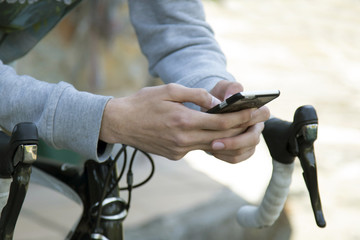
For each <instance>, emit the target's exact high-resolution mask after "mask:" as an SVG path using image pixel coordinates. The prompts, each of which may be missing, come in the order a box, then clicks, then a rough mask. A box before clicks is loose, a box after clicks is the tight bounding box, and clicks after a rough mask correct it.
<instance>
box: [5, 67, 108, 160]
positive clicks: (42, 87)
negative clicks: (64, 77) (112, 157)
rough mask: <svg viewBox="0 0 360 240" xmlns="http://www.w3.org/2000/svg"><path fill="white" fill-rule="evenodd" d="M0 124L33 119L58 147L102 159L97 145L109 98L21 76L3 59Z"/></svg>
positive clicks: (8, 127) (8, 126)
mask: <svg viewBox="0 0 360 240" xmlns="http://www.w3.org/2000/svg"><path fill="white" fill-rule="evenodd" d="M0 98H1V101H0V125H1V126H2V127H3V128H5V129H6V130H8V131H10V130H11V129H12V128H13V126H14V125H15V124H16V123H19V122H24V121H30V122H34V123H35V124H36V125H37V127H38V130H39V136H40V138H42V139H43V140H44V141H45V142H46V143H47V144H49V145H50V146H53V147H55V148H66V149H71V150H74V151H76V152H78V153H80V154H82V155H84V156H85V157H88V158H93V159H99V157H100V158H101V157H106V156H105V155H103V156H98V154H97V144H98V137H99V130H100V125H101V119H102V113H103V110H104V107H105V104H106V102H107V101H108V99H109V98H108V97H102V96H97V95H93V94H89V93H85V92H79V91H77V90H75V89H74V88H73V87H72V86H71V85H70V84H67V83H64V82H61V83H58V84H50V83H46V82H41V81H38V80H36V79H34V78H31V77H29V76H19V75H17V74H16V73H15V71H14V70H13V69H12V68H10V67H8V66H5V65H3V64H2V63H1V62H0Z"/></svg>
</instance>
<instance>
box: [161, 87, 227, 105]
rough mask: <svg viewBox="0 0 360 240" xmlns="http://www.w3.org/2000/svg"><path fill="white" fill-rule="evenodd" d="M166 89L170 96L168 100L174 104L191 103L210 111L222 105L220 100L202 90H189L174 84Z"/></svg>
mask: <svg viewBox="0 0 360 240" xmlns="http://www.w3.org/2000/svg"><path fill="white" fill-rule="evenodd" d="M165 87H166V93H167V94H168V96H169V98H168V99H167V100H170V101H173V102H180V103H184V102H191V103H194V104H196V105H198V106H200V107H202V108H205V109H210V108H211V107H213V106H215V105H217V104H219V103H220V100H218V99H216V98H214V96H212V95H211V94H210V93H208V92H207V91H206V90H205V89H202V88H187V87H184V86H182V85H179V84H173V83H171V84H167V85H165Z"/></svg>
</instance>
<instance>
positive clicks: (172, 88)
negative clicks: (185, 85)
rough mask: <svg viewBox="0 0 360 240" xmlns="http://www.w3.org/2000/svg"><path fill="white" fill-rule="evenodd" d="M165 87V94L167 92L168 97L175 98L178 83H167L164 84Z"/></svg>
mask: <svg viewBox="0 0 360 240" xmlns="http://www.w3.org/2000/svg"><path fill="white" fill-rule="evenodd" d="M164 87H165V89H166V92H167V94H169V96H170V97H172V98H176V96H177V93H178V85H177V84H175V83H169V84H167V85H165V86H164Z"/></svg>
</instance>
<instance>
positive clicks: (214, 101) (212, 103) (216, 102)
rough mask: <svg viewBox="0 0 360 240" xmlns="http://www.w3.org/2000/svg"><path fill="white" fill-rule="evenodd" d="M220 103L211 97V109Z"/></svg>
mask: <svg viewBox="0 0 360 240" xmlns="http://www.w3.org/2000/svg"><path fill="white" fill-rule="evenodd" d="M220 103H221V101H220V100H219V99H217V98H216V97H214V96H211V107H215V106H216V105H218V104H220Z"/></svg>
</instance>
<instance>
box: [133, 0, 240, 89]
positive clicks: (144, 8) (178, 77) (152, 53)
mask: <svg viewBox="0 0 360 240" xmlns="http://www.w3.org/2000/svg"><path fill="white" fill-rule="evenodd" d="M129 7H130V17H131V21H132V24H133V26H134V28H135V31H136V34H137V36H138V40H139V43H140V46H141V49H142V52H143V53H144V55H145V56H146V57H147V59H148V61H149V71H150V73H151V74H152V75H153V76H155V77H160V78H161V79H162V80H163V81H164V82H165V83H170V82H175V83H179V84H182V85H185V86H187V87H197V88H205V89H207V90H208V91H210V90H211V89H212V88H213V87H214V86H215V85H216V83H217V82H219V81H220V80H229V81H235V79H234V78H233V76H232V75H231V74H230V73H228V72H227V71H226V59H225V56H224V54H223V53H222V51H221V49H220V47H219V45H218V43H217V42H216V40H215V39H214V33H213V31H212V29H211V28H210V26H209V25H208V24H207V23H206V21H205V14H204V11H203V6H202V4H201V1H199V0H183V1H178V0H151V1H149V0H136V1H129Z"/></svg>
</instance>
